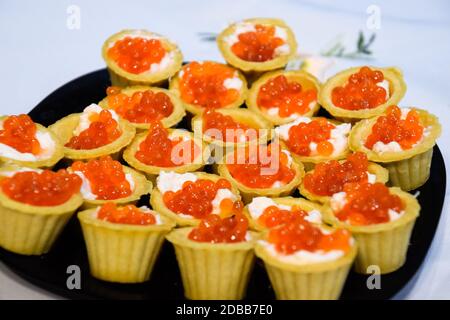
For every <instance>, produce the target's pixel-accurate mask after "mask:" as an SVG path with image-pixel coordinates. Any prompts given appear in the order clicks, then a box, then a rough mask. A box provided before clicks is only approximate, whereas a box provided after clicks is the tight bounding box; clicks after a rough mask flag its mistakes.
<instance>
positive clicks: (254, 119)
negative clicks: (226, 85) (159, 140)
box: [192, 108, 272, 152]
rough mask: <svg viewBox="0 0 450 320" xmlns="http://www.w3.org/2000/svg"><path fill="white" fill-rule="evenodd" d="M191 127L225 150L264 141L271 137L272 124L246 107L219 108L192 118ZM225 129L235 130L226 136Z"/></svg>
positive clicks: (208, 141)
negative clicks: (233, 134) (229, 136)
mask: <svg viewBox="0 0 450 320" xmlns="http://www.w3.org/2000/svg"><path fill="white" fill-rule="evenodd" d="M192 129H193V131H194V132H195V133H196V134H200V135H201V136H202V138H203V140H204V141H205V142H207V143H209V144H210V146H211V145H212V147H214V148H219V149H222V150H223V152H227V151H229V150H230V149H234V148H238V147H246V146H248V145H249V144H254V143H257V144H263V143H266V142H267V141H268V140H270V138H271V129H272V124H271V123H270V122H269V121H267V120H266V119H264V118H263V117H261V116H260V115H258V114H257V113H255V112H253V111H251V110H248V109H244V108H239V109H219V110H216V111H212V112H207V113H203V114H199V115H197V116H195V117H194V118H192ZM227 130H230V132H231V130H235V131H234V133H235V134H236V135H235V136H233V137H231V138H227ZM208 133H209V134H208ZM241 137H242V138H243V139H242V138H241ZM241 139H242V140H243V141H242V140H241Z"/></svg>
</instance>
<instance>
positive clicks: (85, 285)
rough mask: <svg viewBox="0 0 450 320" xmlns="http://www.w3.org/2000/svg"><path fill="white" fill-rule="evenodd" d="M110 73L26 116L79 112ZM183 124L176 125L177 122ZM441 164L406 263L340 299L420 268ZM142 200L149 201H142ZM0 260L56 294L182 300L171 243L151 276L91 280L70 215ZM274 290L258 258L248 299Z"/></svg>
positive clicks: (390, 285)
mask: <svg viewBox="0 0 450 320" xmlns="http://www.w3.org/2000/svg"><path fill="white" fill-rule="evenodd" d="M108 85H109V76H108V73H107V71H106V70H105V69H102V70H98V71H95V72H92V73H89V74H87V75H84V76H82V77H80V78H77V79H75V80H73V81H71V82H69V83H67V84H65V85H64V86H62V87H61V88H59V89H57V90H56V91H55V92H53V93H52V94H50V95H49V96H48V97H47V98H45V99H44V100H43V101H42V102H41V103H39V104H38V105H37V106H36V107H35V108H34V109H33V110H32V111H31V112H30V113H29V114H30V116H31V117H32V118H33V120H34V121H36V122H39V123H41V124H43V125H46V126H48V125H50V124H52V123H54V122H55V121H56V120H58V119H60V118H62V117H64V116H66V115H68V114H70V113H74V112H80V111H82V110H83V108H84V107H86V106H87V105H89V104H90V103H96V102H98V101H100V100H101V99H102V98H103V97H104V96H105V90H106V88H107V86H108ZM183 125H186V123H182V124H180V126H183ZM445 184H446V181H445V166H444V160H443V158H442V154H441V152H440V151H439V148H438V147H437V146H436V147H435V148H434V153H433V164H432V167H431V176H430V179H429V180H428V182H427V183H426V184H425V185H424V186H422V187H421V188H419V189H418V190H417V191H419V196H418V200H419V202H420V204H421V206H422V211H421V214H420V217H419V218H418V219H417V222H416V225H415V228H414V231H413V234H412V237H411V244H410V247H409V250H408V257H407V261H406V263H405V265H404V266H403V267H402V268H401V269H399V270H398V271H396V272H394V273H391V274H388V275H383V276H382V277H381V289H373V290H369V289H368V288H367V285H366V282H367V276H362V275H358V274H356V273H354V272H351V273H350V275H349V277H348V279H347V282H346V285H345V288H344V291H343V293H342V296H341V298H342V299H388V298H390V297H392V296H393V295H395V294H396V293H397V292H399V291H400V290H401V289H402V288H403V287H404V286H405V285H406V284H407V283H408V281H410V279H411V278H412V277H413V275H414V274H415V273H416V272H417V270H418V269H419V267H420V265H421V263H422V262H423V260H424V259H425V258H426V255H427V251H428V249H429V247H430V245H431V242H432V240H433V237H434V234H435V232H436V229H437V226H438V222H439V218H440V215H441V210H442V205H443V202H444V197H445ZM142 201H143V202H146V201H148V197H147V198H146V199H142ZM0 259H1V260H2V261H3V262H4V263H5V264H6V265H7V266H8V267H9V268H11V270H13V271H14V272H16V273H17V274H18V275H20V276H21V277H23V278H25V279H26V280H28V281H30V282H31V283H33V284H35V285H37V286H39V287H42V288H44V289H46V290H48V291H51V292H53V293H56V294H59V295H61V296H64V297H67V298H73V299H183V298H184V297H183V285H182V283H181V278H180V274H179V270H178V266H177V262H176V259H175V255H174V251H173V248H172V247H171V245H169V244H168V243H165V244H164V246H163V249H162V251H161V254H160V257H159V259H158V261H157V263H156V265H155V269H154V271H153V273H152V276H151V280H150V281H148V282H146V283H142V284H115V283H108V282H103V281H100V280H96V279H94V278H93V277H91V276H90V274H89V265H88V261H87V255H86V249H85V246H84V242H83V238H82V234H81V230H80V226H79V223H78V221H77V219H76V218H72V220H71V221H70V222H69V224H68V225H67V227H66V228H65V230H64V232H63V233H62V235H61V236H60V238H59V239H58V240H57V242H56V244H55V245H54V247H53V248H52V250H51V251H50V253H48V254H46V255H43V256H22V255H17V254H14V253H10V252H8V251H5V250H3V249H0ZM70 265H77V266H79V267H80V269H81V289H79V290H78V289H73V290H69V289H68V288H67V285H66V282H67V278H68V276H69V274H68V273H67V268H68V266H70ZM273 298H274V293H273V290H272V288H271V287H270V282H269V280H268V278H267V275H266V273H265V271H264V267H263V265H262V263H261V262H260V261H257V263H256V265H255V268H254V271H253V274H252V277H251V279H250V283H249V285H248V291H247V299H273Z"/></svg>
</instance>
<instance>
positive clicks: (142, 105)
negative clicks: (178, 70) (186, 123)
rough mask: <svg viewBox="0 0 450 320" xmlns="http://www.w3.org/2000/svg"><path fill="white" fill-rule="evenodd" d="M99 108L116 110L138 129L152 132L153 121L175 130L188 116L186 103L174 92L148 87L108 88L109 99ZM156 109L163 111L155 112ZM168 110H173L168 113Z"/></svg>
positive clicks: (102, 102)
mask: <svg viewBox="0 0 450 320" xmlns="http://www.w3.org/2000/svg"><path fill="white" fill-rule="evenodd" d="M144 97H145V99H146V100H145V101H144V102H143V101H142V100H143V99H144ZM152 102H153V105H151V103H152ZM161 104H163V105H161ZM98 105H99V106H100V107H102V108H105V109H113V110H115V111H116V113H118V114H119V116H120V117H122V118H123V119H125V120H128V121H129V122H130V123H131V124H132V125H133V126H134V127H135V128H136V129H139V130H146V129H149V128H150V125H151V123H152V122H154V121H160V122H161V123H162V124H163V126H164V127H166V128H169V127H173V126H175V125H176V124H177V123H179V122H180V121H181V120H182V119H183V117H184V116H185V115H186V112H185V111H184V106H183V103H182V102H181V101H180V99H179V98H178V97H177V96H176V95H175V94H174V93H173V92H171V91H169V90H166V89H162V88H156V87H148V86H131V87H125V88H122V89H121V88H119V87H108V89H107V97H105V98H104V99H103V100H102V101H100V102H99V103H98ZM157 107H159V108H160V110H156V108H157ZM169 108H171V110H167V109H169ZM161 109H162V110H161ZM166 110H167V111H166ZM149 111H152V114H151V115H150V114H149V113H150V112H149Z"/></svg>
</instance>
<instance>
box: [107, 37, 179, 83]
mask: <svg viewBox="0 0 450 320" xmlns="http://www.w3.org/2000/svg"><path fill="white" fill-rule="evenodd" d="M124 47H125V48H126V49H129V50H130V49H131V50H132V52H131V53H130V52H126V51H125V48H124ZM136 52H138V53H139V54H138V57H139V59H137V58H136ZM145 54H147V56H145ZM102 56H103V59H104V60H105V62H106V65H107V67H108V71H109V75H110V77H111V83H112V84H113V85H115V86H120V87H126V86H131V85H157V84H161V83H163V82H164V81H165V80H167V79H169V78H170V77H171V76H173V75H174V74H175V73H176V72H177V71H178V70H179V69H180V68H181V64H182V63H183V55H182V54H181V51H180V49H179V48H178V46H177V45H176V44H174V43H173V42H171V41H170V40H169V39H167V38H165V37H163V36H161V35H159V34H156V33H153V32H150V31H147V30H123V31H120V32H118V33H116V34H114V35H112V36H111V37H109V38H108V39H107V40H106V41H105V43H104V44H103V47H102ZM119 58H121V59H119ZM121 60H122V61H121Z"/></svg>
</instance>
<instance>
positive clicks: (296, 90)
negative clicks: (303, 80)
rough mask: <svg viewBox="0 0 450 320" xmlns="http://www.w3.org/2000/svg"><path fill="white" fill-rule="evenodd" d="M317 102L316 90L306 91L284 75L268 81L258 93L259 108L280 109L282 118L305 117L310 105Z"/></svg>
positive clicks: (279, 112)
mask: <svg viewBox="0 0 450 320" xmlns="http://www.w3.org/2000/svg"><path fill="white" fill-rule="evenodd" d="M316 100H317V90H316V89H306V90H305V89H304V88H303V87H302V85H301V84H300V83H298V82H295V81H289V80H288V79H287V78H286V77H285V76H284V75H279V76H277V77H275V78H272V79H270V80H268V81H267V82H266V83H265V84H263V85H262V86H261V88H260V89H259V92H258V97H257V103H258V106H260V107H263V108H266V109H269V108H278V114H279V116H280V117H282V118H285V117H289V116H291V115H292V114H300V115H303V114H305V113H307V112H308V111H310V110H311V108H310V104H311V103H312V102H315V101H316Z"/></svg>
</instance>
